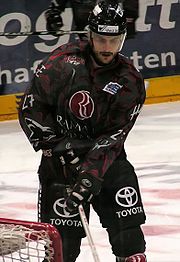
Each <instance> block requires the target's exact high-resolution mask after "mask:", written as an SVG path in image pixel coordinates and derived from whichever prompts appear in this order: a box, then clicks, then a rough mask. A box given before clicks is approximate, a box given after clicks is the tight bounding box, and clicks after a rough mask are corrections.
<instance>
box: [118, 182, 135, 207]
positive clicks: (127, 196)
mask: <svg viewBox="0 0 180 262" xmlns="http://www.w3.org/2000/svg"><path fill="white" fill-rule="evenodd" d="M115 199H116V202H117V203H118V205H120V206H122V207H132V206H134V205H135V204H136V203H137V201H138V195H137V192H136V190H135V189H134V188H133V187H123V188H121V189H120V190H119V191H118V192H117V193H116V197H115Z"/></svg>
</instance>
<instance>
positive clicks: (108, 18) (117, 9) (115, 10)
mask: <svg viewBox="0 0 180 262" xmlns="http://www.w3.org/2000/svg"><path fill="white" fill-rule="evenodd" d="M88 22H89V29H90V30H91V31H93V32H95V33H97V34H101V35H107V36H116V35H121V34H125V33H126V31H127V23H126V17H125V15H124V12H123V10H122V8H121V4H120V3H119V2H116V1H112V2H106V1H104V0H102V1H100V2H99V3H98V4H97V5H96V6H95V7H94V9H93V11H92V12H91V13H90V15H89V18H88Z"/></svg>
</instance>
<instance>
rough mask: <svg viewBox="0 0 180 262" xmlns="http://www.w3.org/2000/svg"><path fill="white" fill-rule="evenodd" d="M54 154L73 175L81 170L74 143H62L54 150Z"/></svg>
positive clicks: (67, 140)
mask: <svg viewBox="0 0 180 262" xmlns="http://www.w3.org/2000/svg"><path fill="white" fill-rule="evenodd" d="M53 153H54V154H56V155H57V156H58V157H59V159H60V161H61V164H62V165H66V167H67V168H69V169H71V171H72V172H73V173H76V174H77V173H78V171H79V169H80V159H79V157H78V156H77V155H76V153H75V152H74V149H73V148H72V143H71V142H70V140H69V139H64V140H63V141H61V142H60V143H59V144H58V145H57V146H56V147H55V148H54V150H53ZM78 174H79V173H78Z"/></svg>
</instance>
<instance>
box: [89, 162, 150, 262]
mask: <svg viewBox="0 0 180 262" xmlns="http://www.w3.org/2000/svg"><path fill="white" fill-rule="evenodd" d="M92 205H93V207H94V209H95V211H96V212H97V214H98V215H99V217H100V221H101V223H102V225H103V227H104V228H106V229H107V232H108V235H109V241H110V244H111V246H112V251H113V253H114V255H115V256H116V257H117V261H118V262H119V261H121V260H122V259H124V260H122V261H127V262H131V260H130V259H131V258H132V257H133V255H134V254H138V253H141V256H142V257H145V256H144V255H143V253H144V252H145V240H144V235H143V232H142V230H141V227H140V226H141V224H143V223H144V222H145V214H144V209H143V205H142V201H141V196H140V191H139V186H138V181H137V177H136V174H135V172H134V168H133V167H132V165H131V164H130V163H129V162H128V161H127V160H117V161H116V162H115V163H114V164H113V165H112V166H111V168H109V170H108V171H107V173H106V174H105V177H104V182H103V186H102V190H101V193H100V194H99V196H97V197H96V198H94V201H93V202H92ZM120 259H121V260H120ZM128 259H129V260H128ZM132 261H133V260H132ZM134 261H136V260H134ZM137 261H138V260H137ZM141 261H142V262H145V261H146V260H140V261H139V262H141Z"/></svg>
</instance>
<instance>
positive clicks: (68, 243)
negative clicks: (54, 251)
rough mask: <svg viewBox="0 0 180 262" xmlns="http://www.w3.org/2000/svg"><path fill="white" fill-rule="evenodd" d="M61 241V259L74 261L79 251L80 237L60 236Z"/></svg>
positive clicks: (67, 261)
mask: <svg viewBox="0 0 180 262" xmlns="http://www.w3.org/2000/svg"><path fill="white" fill-rule="evenodd" d="M62 243H63V261H64V262H75V261H76V258H77V257H78V255H79V253H80V246H81V239H80V238H66V237H63V238H62Z"/></svg>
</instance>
